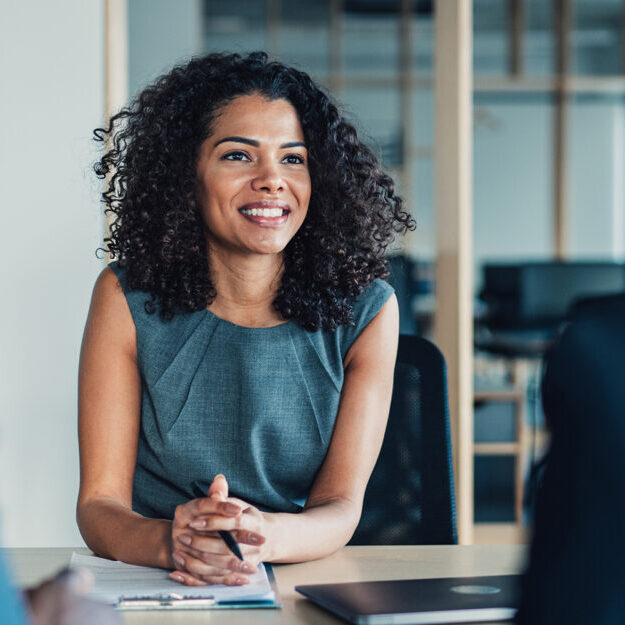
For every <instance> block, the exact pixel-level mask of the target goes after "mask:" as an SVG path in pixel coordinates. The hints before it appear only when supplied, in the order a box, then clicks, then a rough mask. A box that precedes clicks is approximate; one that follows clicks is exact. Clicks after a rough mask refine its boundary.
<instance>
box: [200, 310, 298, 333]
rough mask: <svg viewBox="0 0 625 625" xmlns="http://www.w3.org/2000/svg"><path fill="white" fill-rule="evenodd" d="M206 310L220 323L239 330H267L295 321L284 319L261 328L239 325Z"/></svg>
mask: <svg viewBox="0 0 625 625" xmlns="http://www.w3.org/2000/svg"><path fill="white" fill-rule="evenodd" d="M204 310H205V311H206V314H207V315H208V316H209V317H210V318H212V319H215V321H217V322H218V323H223V324H225V325H227V326H232V327H233V328H236V329H237V330H245V331H254V330H256V331H267V330H276V329H277V328H282V327H284V326H288V325H290V324H291V323H293V322H294V321H295V320H294V319H287V320H286V321H283V322H282V323H278V324H276V325H275V326H264V327H260V328H256V327H250V326H241V325H238V324H236V323H232V321H228V320H227V319H223V318H222V317H218V316H217V315H216V314H215V313H214V312H211V311H210V310H208V308H205V309H204Z"/></svg>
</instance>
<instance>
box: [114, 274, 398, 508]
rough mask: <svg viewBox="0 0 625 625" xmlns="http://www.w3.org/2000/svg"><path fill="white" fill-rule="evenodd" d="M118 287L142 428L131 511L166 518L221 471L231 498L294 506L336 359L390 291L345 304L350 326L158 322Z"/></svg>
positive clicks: (328, 405) (322, 425) (185, 319)
mask: <svg viewBox="0 0 625 625" xmlns="http://www.w3.org/2000/svg"><path fill="white" fill-rule="evenodd" d="M109 266H110V267H111V269H112V270H113V271H114V272H115V274H116V276H117V278H118V280H119V282H120V284H121V286H122V289H123V291H124V294H125V297H126V301H127V302H128V307H129V308H130V312H131V314H132V318H133V320H134V324H135V327H136V331H137V355H138V366H139V371H140V375H141V385H142V397H141V426H140V433H139V444H138V454H137V465H136V468H135V475H134V484H133V509H134V510H135V511H136V512H138V513H139V514H142V515H144V516H147V517H151V518H165V519H171V518H173V515H174V510H175V508H176V506H177V505H179V504H181V503H185V502H187V501H189V500H191V499H194V498H196V497H203V496H205V495H206V491H207V490H208V487H209V486H210V484H211V481H212V480H213V477H214V476H215V475H217V474H218V473H223V474H224V475H225V476H226V478H227V480H228V484H229V486H230V495H231V496H233V497H239V498H241V499H243V500H245V501H247V502H248V503H251V504H253V505H255V506H257V507H258V508H260V509H261V510H264V511H270V512H298V511H300V510H301V509H302V507H303V506H304V504H305V503H306V499H307V497H308V494H309V492H310V489H311V486H312V483H313V480H314V479H315V475H316V473H317V471H318V470H319V467H320V466H321V464H322V463H323V460H324V458H325V456H326V452H327V451H328V445H329V443H330V438H331V436H332V431H333V428H334V423H335V420H336V416H337V411H338V406H339V399H340V394H341V388H342V386H343V359H344V358H345V355H346V354H347V351H348V350H349V348H350V346H351V345H352V343H353V342H354V341H355V340H356V338H357V337H358V335H359V334H360V333H361V332H362V330H363V329H364V328H365V327H366V326H367V324H368V323H369V322H370V321H371V320H372V319H373V318H374V317H375V315H376V314H377V313H378V312H379V310H380V309H381V308H382V306H383V305H384V303H385V302H386V301H387V300H388V298H389V297H390V295H391V294H392V292H393V289H392V287H391V286H390V285H389V284H387V283H386V282H384V281H382V280H375V282H373V283H372V284H371V285H370V287H369V288H368V289H367V290H366V291H365V292H364V293H363V294H362V295H361V296H360V297H359V298H358V299H356V300H355V301H354V302H353V310H354V322H355V323H354V325H353V326H350V327H347V326H341V327H339V328H338V329H337V330H336V331H335V332H324V331H322V330H318V331H317V332H308V331H306V330H304V329H303V328H301V327H300V326H299V325H298V324H297V322H296V321H294V320H290V321H288V322H286V323H283V324H282V325H278V326H274V327H270V328H246V327H242V326H238V325H235V324H233V323H230V322H229V321H225V320H223V319H220V318H219V317H216V316H215V315H214V314H213V313H211V312H210V311H209V310H206V309H205V310H201V311H197V312H193V313H183V314H177V315H175V316H174V318H173V319H172V320H171V321H164V320H163V319H161V317H160V316H159V314H158V313H155V314H148V313H146V311H145V308H144V305H145V302H146V301H147V300H148V299H149V295H148V294H147V293H145V292H142V291H136V290H133V291H130V290H128V289H127V286H126V282H125V279H124V271H123V269H121V268H120V267H119V266H118V265H117V263H116V262H113V263H111V264H110V265H109Z"/></svg>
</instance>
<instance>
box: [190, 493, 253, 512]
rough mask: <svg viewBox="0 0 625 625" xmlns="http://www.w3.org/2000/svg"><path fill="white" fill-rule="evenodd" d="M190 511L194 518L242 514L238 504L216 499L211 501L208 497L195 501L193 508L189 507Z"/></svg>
mask: <svg viewBox="0 0 625 625" xmlns="http://www.w3.org/2000/svg"><path fill="white" fill-rule="evenodd" d="M190 509H191V512H192V515H193V516H194V517H196V516H203V515H206V514H220V515H222V516H236V515H238V514H241V513H242V512H243V508H241V506H240V505H239V504H236V503H233V502H231V501H220V500H218V499H211V498H209V497H203V498H202V499H195V500H194V501H193V506H191V508H190Z"/></svg>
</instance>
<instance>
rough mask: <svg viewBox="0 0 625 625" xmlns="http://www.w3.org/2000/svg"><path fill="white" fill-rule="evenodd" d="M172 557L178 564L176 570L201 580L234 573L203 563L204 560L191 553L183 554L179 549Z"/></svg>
mask: <svg viewBox="0 0 625 625" xmlns="http://www.w3.org/2000/svg"><path fill="white" fill-rule="evenodd" d="M172 557H173V560H174V562H175V564H176V568H178V569H180V570H181V571H186V572H187V573H190V574H191V575H193V576H194V577H197V578H199V579H205V578H206V577H215V576H218V577H223V576H224V575H228V574H230V573H232V571H230V570H228V569H222V568H220V567H218V566H214V565H213V564H211V563H206V562H203V561H202V560H199V559H198V558H196V557H194V556H192V555H191V554H190V553H188V552H183V551H180V550H178V549H177V550H176V551H174V553H173V554H172Z"/></svg>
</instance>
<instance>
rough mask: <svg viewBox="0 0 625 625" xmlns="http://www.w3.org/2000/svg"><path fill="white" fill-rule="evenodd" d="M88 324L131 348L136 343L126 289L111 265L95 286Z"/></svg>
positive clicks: (101, 273) (105, 269)
mask: <svg viewBox="0 0 625 625" xmlns="http://www.w3.org/2000/svg"><path fill="white" fill-rule="evenodd" d="M88 326H92V327H94V326H95V328H98V329H100V330H101V331H102V332H104V333H106V335H107V336H108V337H109V338H110V339H113V340H115V341H116V342H117V341H119V342H122V343H124V344H125V345H127V346H128V347H129V348H131V347H132V346H133V345H136V329H135V324H134V321H133V319H132V315H131V313H130V309H129V308H128V302H127V301H126V297H125V295H124V291H123V289H122V287H121V284H120V283H119V280H118V279H117V276H116V275H115V272H114V271H113V270H112V269H111V268H110V267H105V268H104V269H103V270H102V271H101V272H100V275H99V276H98V278H97V280H96V282H95V285H94V287H93V294H92V296H91V306H90V308H89V320H88Z"/></svg>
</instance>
